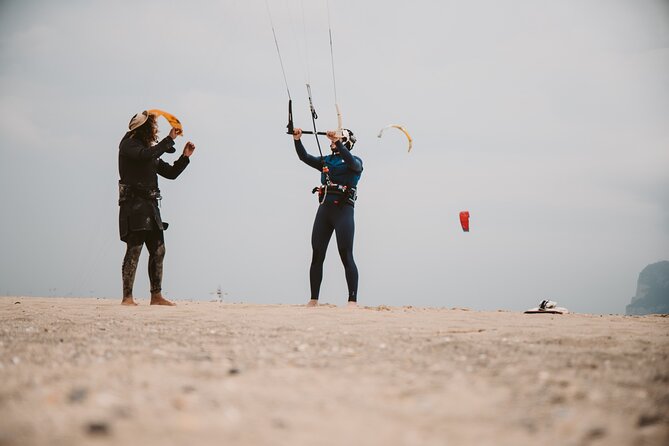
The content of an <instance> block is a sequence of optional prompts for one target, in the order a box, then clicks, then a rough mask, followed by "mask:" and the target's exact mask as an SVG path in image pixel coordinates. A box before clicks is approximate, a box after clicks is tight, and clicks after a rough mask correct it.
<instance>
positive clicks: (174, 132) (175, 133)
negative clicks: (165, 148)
mask: <svg viewBox="0 0 669 446" xmlns="http://www.w3.org/2000/svg"><path fill="white" fill-rule="evenodd" d="M179 135H181V130H179V129H178V128H176V127H172V129H171V130H170V138H172V139H176V138H177V136H179Z"/></svg>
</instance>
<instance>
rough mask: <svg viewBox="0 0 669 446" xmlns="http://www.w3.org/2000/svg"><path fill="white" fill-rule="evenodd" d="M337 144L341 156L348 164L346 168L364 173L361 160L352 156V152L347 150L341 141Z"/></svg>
mask: <svg viewBox="0 0 669 446" xmlns="http://www.w3.org/2000/svg"><path fill="white" fill-rule="evenodd" d="M336 144H337V150H339V154H340V155H341V157H342V159H343V160H344V162H345V163H346V166H347V167H348V168H349V169H351V170H352V171H353V172H356V173H360V172H362V161H360V158H357V157H355V156H353V155H351V152H350V151H349V150H348V149H347V148H346V146H345V145H344V144H342V143H341V141H337V143H336Z"/></svg>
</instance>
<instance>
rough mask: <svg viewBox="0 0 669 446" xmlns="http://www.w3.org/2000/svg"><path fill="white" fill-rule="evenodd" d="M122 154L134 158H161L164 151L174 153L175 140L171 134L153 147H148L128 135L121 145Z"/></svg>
mask: <svg viewBox="0 0 669 446" xmlns="http://www.w3.org/2000/svg"><path fill="white" fill-rule="evenodd" d="M119 149H120V152H121V155H122V156H125V157H128V158H132V159H144V160H145V159H152V158H153V159H155V158H160V156H161V155H162V154H163V153H174V152H175V149H174V140H173V139H172V138H170V137H169V136H166V137H165V138H163V140H162V141H160V142H159V143H158V144H156V145H155V146H153V147H146V146H144V145H143V144H142V143H140V142H139V141H137V140H135V139H134V138H130V137H126V138H124V139H123V140H122V141H121V145H120V146H119Z"/></svg>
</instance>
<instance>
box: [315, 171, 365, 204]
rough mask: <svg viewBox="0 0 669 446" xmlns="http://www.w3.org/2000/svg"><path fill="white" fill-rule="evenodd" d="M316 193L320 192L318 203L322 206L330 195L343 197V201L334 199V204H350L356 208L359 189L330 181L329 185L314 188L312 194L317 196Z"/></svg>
mask: <svg viewBox="0 0 669 446" xmlns="http://www.w3.org/2000/svg"><path fill="white" fill-rule="evenodd" d="M326 169H327V167H326ZM316 192H318V202H319V203H320V204H323V203H324V202H325V198H326V197H327V196H328V195H329V194H332V195H338V196H340V197H341V199H337V198H335V199H334V204H338V205H342V204H350V205H351V206H355V200H357V199H358V189H357V188H355V187H353V186H344V185H342V184H335V183H332V182H330V181H328V182H327V184H321V185H320V186H316V187H314V188H313V189H312V191H311V193H312V194H315V193H316Z"/></svg>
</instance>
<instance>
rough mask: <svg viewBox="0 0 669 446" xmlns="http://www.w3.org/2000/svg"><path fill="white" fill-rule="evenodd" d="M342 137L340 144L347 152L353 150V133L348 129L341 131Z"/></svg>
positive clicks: (354, 139)
mask: <svg viewBox="0 0 669 446" xmlns="http://www.w3.org/2000/svg"><path fill="white" fill-rule="evenodd" d="M341 133H342V137H341V143H342V144H343V145H344V147H346V148H347V149H348V150H353V146H354V145H355V141H356V138H355V135H354V134H353V132H352V131H351V130H349V129H342V130H341ZM332 148H333V149H334V148H336V146H333V147H332Z"/></svg>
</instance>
